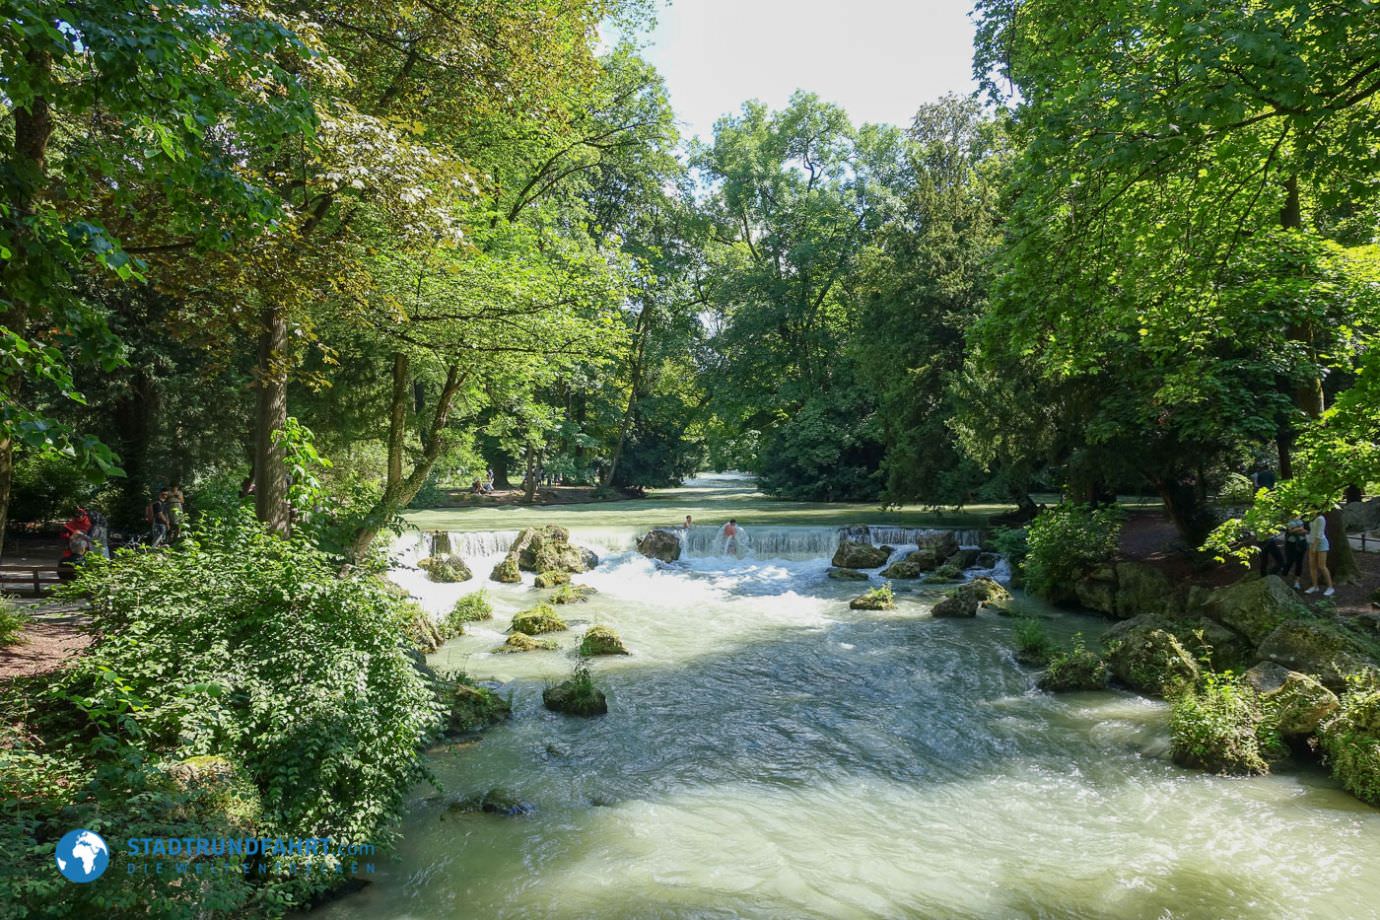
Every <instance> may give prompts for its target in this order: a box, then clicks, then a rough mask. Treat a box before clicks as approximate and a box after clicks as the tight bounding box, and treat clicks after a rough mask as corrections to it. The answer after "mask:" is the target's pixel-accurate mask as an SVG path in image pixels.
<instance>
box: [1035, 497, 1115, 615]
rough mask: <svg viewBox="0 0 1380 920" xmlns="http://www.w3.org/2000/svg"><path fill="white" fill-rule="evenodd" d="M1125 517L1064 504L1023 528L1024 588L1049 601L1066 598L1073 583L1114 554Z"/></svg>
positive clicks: (1108, 509)
mask: <svg viewBox="0 0 1380 920" xmlns="http://www.w3.org/2000/svg"><path fill="white" fill-rule="evenodd" d="M1123 520H1124V514H1123V513H1122V512H1121V511H1120V510H1119V509H1116V508H1093V507H1091V506H1088V505H1075V504H1072V503H1067V502H1066V503H1064V504H1061V505H1058V506H1057V507H1054V508H1051V509H1049V510H1048V511H1045V512H1044V513H1042V514H1040V516H1039V517H1037V518H1035V520H1033V521H1031V522H1030V526H1029V527H1027V528H1026V532H1025V533H1026V555H1025V560H1024V563H1023V568H1022V570H1023V572H1024V573H1025V583H1026V586H1027V587H1028V588H1029V589H1030V590H1031V591H1033V592H1035V593H1036V594H1040V595H1043V596H1044V597H1047V598H1050V599H1052V600H1060V599H1063V598H1066V597H1068V596H1069V594H1070V592H1071V590H1072V587H1073V583H1074V582H1075V581H1077V580H1078V579H1079V578H1080V577H1082V576H1083V575H1086V574H1087V573H1088V571H1089V570H1090V569H1091V568H1093V567H1094V566H1096V565H1097V564H1099V563H1102V562H1106V561H1107V560H1109V559H1111V558H1112V556H1113V555H1115V553H1116V548H1117V543H1118V541H1119V539H1120V537H1121V525H1122V522H1123Z"/></svg>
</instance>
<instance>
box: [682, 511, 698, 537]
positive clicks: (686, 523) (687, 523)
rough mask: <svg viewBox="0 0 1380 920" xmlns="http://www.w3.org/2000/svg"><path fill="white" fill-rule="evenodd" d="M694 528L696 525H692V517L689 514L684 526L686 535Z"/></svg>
mask: <svg viewBox="0 0 1380 920" xmlns="http://www.w3.org/2000/svg"><path fill="white" fill-rule="evenodd" d="M693 526H695V525H694V524H693V523H691V521H690V515H688V514H687V515H686V516H685V524H684V525H682V529H683V530H685V532H686V533H689V532H690V528H691V527H693Z"/></svg>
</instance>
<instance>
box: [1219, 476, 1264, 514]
mask: <svg viewBox="0 0 1380 920" xmlns="http://www.w3.org/2000/svg"><path fill="white" fill-rule="evenodd" d="M1217 499H1218V500H1219V501H1221V502H1222V503H1223V504H1226V505H1236V506H1238V507H1239V506H1241V505H1249V504H1250V503H1251V502H1253V501H1255V485H1254V484H1253V483H1252V482H1251V480H1250V478H1249V477H1247V476H1243V475H1241V474H1240V473H1228V474H1227V475H1226V476H1225V477H1224V478H1223V479H1222V487H1221V488H1220V489H1218V490H1217Z"/></svg>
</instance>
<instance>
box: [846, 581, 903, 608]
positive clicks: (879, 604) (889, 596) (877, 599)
mask: <svg viewBox="0 0 1380 920" xmlns="http://www.w3.org/2000/svg"><path fill="white" fill-rule="evenodd" d="M848 606H849V607H851V608H852V609H854V610H894V609H896V596H895V595H894V594H893V593H892V591H891V585H882V586H881V587H880V588H873V589H872V590H871V591H868V592H867V593H866V594H860V595H858V596H857V597H855V598H853V599H852V600H851V601H849V602H848Z"/></svg>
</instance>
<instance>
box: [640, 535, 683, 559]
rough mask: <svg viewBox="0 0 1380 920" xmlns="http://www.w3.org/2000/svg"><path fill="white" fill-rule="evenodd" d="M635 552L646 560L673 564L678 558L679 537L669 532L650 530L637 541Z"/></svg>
mask: <svg viewBox="0 0 1380 920" xmlns="http://www.w3.org/2000/svg"><path fill="white" fill-rule="evenodd" d="M637 551H638V552H639V553H641V554H642V555H644V556H646V557H647V558H648V559H656V560H659V561H661V562H675V561H676V560H677V559H679V558H680V537H679V536H678V535H677V534H676V533H675V532H674V531H670V530H665V529H660V528H659V529H657V530H651V531H648V532H647V533H646V535H645V536H643V537H642V538H641V539H640V540H638V541H637Z"/></svg>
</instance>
